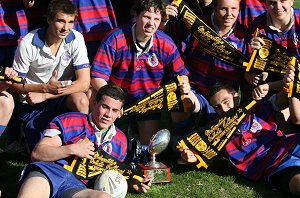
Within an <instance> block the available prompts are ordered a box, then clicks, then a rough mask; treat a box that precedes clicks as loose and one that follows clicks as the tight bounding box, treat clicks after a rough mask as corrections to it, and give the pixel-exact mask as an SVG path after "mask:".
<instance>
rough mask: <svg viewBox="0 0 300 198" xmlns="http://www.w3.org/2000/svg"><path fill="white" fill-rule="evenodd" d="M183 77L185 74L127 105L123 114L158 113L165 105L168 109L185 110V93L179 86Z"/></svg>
mask: <svg viewBox="0 0 300 198" xmlns="http://www.w3.org/2000/svg"><path fill="white" fill-rule="evenodd" d="M183 78H184V77H183V76H177V78H176V79H174V80H172V81H170V82H169V83H167V84H166V85H163V86H161V87H160V88H158V89H157V90H155V91H154V92H152V93H150V94H148V95H146V96H144V97H143V98H141V99H140V100H138V101H137V102H135V103H133V104H131V105H130V106H128V107H126V108H125V110H124V114H123V115H138V114H150V113H156V112H160V111H162V109H163V107H164V106H165V107H167V110H168V111H185V109H186V106H185V104H184V103H183V99H184V95H183V94H182V93H181V90H180V87H179V83H180V81H182V80H183Z"/></svg>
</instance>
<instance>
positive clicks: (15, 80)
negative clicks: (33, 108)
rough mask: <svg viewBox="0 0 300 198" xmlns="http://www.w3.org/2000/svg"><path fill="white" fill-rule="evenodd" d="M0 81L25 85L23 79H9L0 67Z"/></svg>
mask: <svg viewBox="0 0 300 198" xmlns="http://www.w3.org/2000/svg"><path fill="white" fill-rule="evenodd" d="M0 81H12V82H14V83H21V84H25V82H24V79H23V78H21V77H16V78H14V79H9V78H7V77H6V76H5V75H4V68H3V67H2V66H0Z"/></svg>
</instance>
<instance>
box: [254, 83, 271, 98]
mask: <svg viewBox="0 0 300 198" xmlns="http://www.w3.org/2000/svg"><path fill="white" fill-rule="evenodd" d="M269 89H270V87H269V84H263V85H259V86H257V87H255V88H254V89H253V91H252V98H253V99H254V100H261V99H262V98H264V97H265V96H266V95H267V94H268V92H269Z"/></svg>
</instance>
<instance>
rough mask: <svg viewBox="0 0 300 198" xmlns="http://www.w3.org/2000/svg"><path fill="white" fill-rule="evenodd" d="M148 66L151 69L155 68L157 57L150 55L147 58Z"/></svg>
mask: <svg viewBox="0 0 300 198" xmlns="http://www.w3.org/2000/svg"><path fill="white" fill-rule="evenodd" d="M148 64H149V65H150V66H151V67H156V66H157V65H158V59H157V56H156V55H155V54H154V53H152V54H151V55H150V56H149V57H148Z"/></svg>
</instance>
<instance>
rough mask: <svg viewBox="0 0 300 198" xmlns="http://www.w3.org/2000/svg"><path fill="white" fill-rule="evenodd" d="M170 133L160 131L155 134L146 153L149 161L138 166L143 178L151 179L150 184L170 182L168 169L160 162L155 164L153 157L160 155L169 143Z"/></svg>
mask: <svg viewBox="0 0 300 198" xmlns="http://www.w3.org/2000/svg"><path fill="white" fill-rule="evenodd" d="M170 136H171V135H170V132H169V130H168V129H162V130H160V131H158V132H156V133H155V134H154V135H153V136H152V137H151V139H150V143H149V146H148V153H149V154H150V155H151V160H150V161H149V162H147V163H145V164H139V166H140V168H141V169H142V170H143V172H144V175H145V176H151V177H153V180H152V183H164V182H170V168H169V167H167V166H166V165H164V164H163V163H161V162H157V161H156V158H155V156H156V155H157V154H159V153H161V152H162V151H163V150H165V148H166V147H167V146H168V144H169V142H170Z"/></svg>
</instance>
